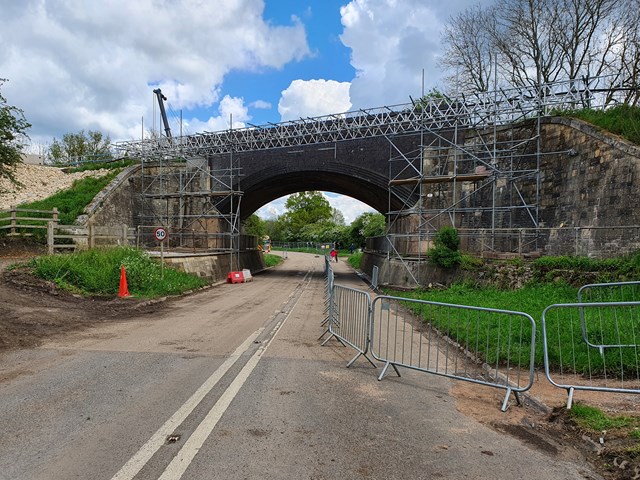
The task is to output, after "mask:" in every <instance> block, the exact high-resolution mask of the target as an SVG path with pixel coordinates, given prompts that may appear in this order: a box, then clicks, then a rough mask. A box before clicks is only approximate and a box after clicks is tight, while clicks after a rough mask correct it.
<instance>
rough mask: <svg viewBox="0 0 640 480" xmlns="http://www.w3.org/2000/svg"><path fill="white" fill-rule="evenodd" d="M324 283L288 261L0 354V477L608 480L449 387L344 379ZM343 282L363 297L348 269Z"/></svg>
mask: <svg viewBox="0 0 640 480" xmlns="http://www.w3.org/2000/svg"><path fill="white" fill-rule="evenodd" d="M322 273H323V259H322V258H321V257H316V256H313V255H309V254H295V253H289V254H288V258H287V259H286V261H285V263H284V264H283V265H282V266H281V267H279V268H277V269H275V270H271V271H269V272H266V273H264V274H261V275H258V276H256V277H255V278H254V281H253V282H251V283H244V284H234V285H231V284H225V285H220V286H217V287H214V288H212V289H208V290H205V291H202V292H200V293H196V294H193V295H190V296H187V297H184V298H182V299H179V300H172V301H168V302H166V304H165V305H164V308H163V309H162V310H161V312H160V313H159V314H157V315H156V316H155V317H154V318H148V317H141V318H135V319H129V320H127V321H126V322H119V323H114V324H109V325H101V326H99V327H96V328H94V329H91V330H88V331H82V332H79V333H76V334H73V335H71V336H68V337H65V338H64V339H62V340H60V339H58V340H56V341H55V342H53V341H50V342H48V343H46V344H45V345H43V346H42V347H40V348H36V349H29V350H19V351H15V352H12V353H8V354H5V355H3V356H2V357H1V360H2V378H4V379H5V380H4V381H3V382H2V383H0V405H2V416H1V418H0V421H1V427H2V428H1V431H2V436H1V437H0V479H2V480H18V479H24V480H39V479H47V480H56V479H60V480H63V479H64V480H68V479H92V480H93V479H95V480H99V479H105V480H109V479H114V480H123V479H136V480H143V479H163V480H169V479H179V478H184V479H190V480H192V479H193V480H199V479H203V480H204V479H336V478H340V479H383V478H384V479H396V478H397V479H422V478H424V479H427V478H505V479H513V478H521V477H525V476H526V477H534V478H549V479H551V478H553V479H581V478H599V477H597V475H595V474H593V473H592V472H590V471H589V470H588V469H587V467H585V466H581V465H579V464H578V463H573V462H572V461H571V460H572V459H568V458H564V457H562V456H558V455H553V456H551V455H548V454H546V453H544V451H543V449H540V448H531V447H530V446H528V445H527V444H526V443H523V442H521V441H520V440H518V439H517V438H514V437H511V436H508V435H504V434H501V433H498V432H496V431H494V430H492V429H490V428H488V427H486V426H484V425H482V424H481V423H479V422H477V421H476V420H474V419H473V418H471V417H468V416H466V415H464V414H462V413H460V412H459V411H458V410H457V408H456V400H455V398H454V397H452V396H451V395H450V390H451V388H452V385H451V382H450V381H449V380H447V379H444V378H441V377H429V376H426V375H420V374H418V373H416V372H410V371H408V372H403V376H402V377H401V378H398V377H392V376H390V377H388V378H387V379H385V380H383V381H381V382H378V381H377V379H376V377H377V371H376V369H374V368H373V367H372V366H371V365H369V364H368V363H367V362H366V361H365V360H362V361H358V362H356V364H355V365H354V366H353V367H352V368H349V369H346V368H345V365H346V363H347V362H348V361H349V360H350V359H351V358H352V357H353V355H354V352H353V351H352V350H350V349H349V348H345V347H343V346H340V345H339V344H338V343H337V342H334V341H331V342H330V343H329V344H328V345H327V346H325V347H321V346H320V342H318V340H317V339H318V336H319V335H320V333H321V332H322V327H321V326H320V323H321V320H322V317H323V313H322V312H323V309H324V303H323V288H324V281H323V275H322ZM336 281H337V282H339V283H343V284H348V285H351V286H358V287H359V288H362V289H366V285H365V284H364V283H362V282H361V281H360V280H359V278H358V277H357V276H356V275H354V274H353V273H351V272H350V269H349V267H348V266H347V265H346V264H344V263H343V262H340V263H339V264H336ZM478 388H481V387H478ZM482 388H486V387H482ZM499 396H501V395H499ZM491 408H495V410H496V411H498V410H499V402H496V404H495V405H492V406H491ZM499 414H500V415H502V414H501V413H499Z"/></svg>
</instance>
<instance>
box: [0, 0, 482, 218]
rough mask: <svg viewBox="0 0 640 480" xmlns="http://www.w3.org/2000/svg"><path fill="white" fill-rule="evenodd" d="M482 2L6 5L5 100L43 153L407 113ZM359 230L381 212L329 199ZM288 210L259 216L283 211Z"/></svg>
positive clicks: (143, 0) (2, 22) (113, 0)
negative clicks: (80, 142)
mask: <svg viewBox="0 0 640 480" xmlns="http://www.w3.org/2000/svg"><path fill="white" fill-rule="evenodd" d="M473 3H475V2H474V1H472V0H448V1H441V0H351V1H349V0H174V1H171V2H169V1H164V0H136V1H135V2H131V1H130V0H109V1H104V2H88V1H86V0H22V1H20V2H16V1H14V0H0V10H1V11H2V12H3V13H2V16H0V47H2V48H0V78H7V79H8V80H9V82H8V83H6V84H5V85H4V86H3V89H2V93H3V95H4V96H5V97H6V98H7V99H8V100H9V102H10V103H11V104H13V105H16V106H18V107H20V108H22V109H23V110H24V112H25V115H26V117H27V119H28V121H29V122H30V123H32V125H33V127H32V129H31V131H30V136H31V139H32V142H33V145H32V150H34V151H38V150H42V149H44V148H46V146H47V145H48V144H50V142H51V141H52V139H53V138H60V137H61V136H62V135H63V134H64V133H68V132H77V131H80V130H99V131H102V132H104V133H106V134H108V135H109V136H110V137H111V139H112V140H128V139H134V138H140V135H141V130H142V122H143V119H144V126H145V130H147V129H149V128H154V129H156V130H157V129H160V120H159V116H158V114H157V111H156V110H157V108H156V106H155V98H154V96H153V94H152V89H153V88H154V87H157V86H159V87H160V88H162V91H163V93H164V94H165V95H166V96H167V98H168V101H167V106H168V110H169V115H170V119H171V121H172V130H173V131H174V132H177V131H179V130H180V124H179V121H178V120H179V118H180V116H182V119H183V122H182V129H183V132H184V133H197V132H202V131H216V130H222V129H225V128H228V125H229V118H230V116H231V117H232V118H233V122H234V126H235V127H241V126H248V125H250V124H254V125H259V124H265V123H267V122H274V123H275V122H279V121H283V120H288V119H294V118H300V117H307V116H317V115H323V114H328V113H339V112H344V111H347V110H351V109H358V108H366V107H376V106H381V105H390V104H397V103H405V102H407V101H408V100H409V96H410V95H411V96H413V97H415V96H419V94H420V92H421V89H422V70H423V69H424V71H425V78H426V80H425V85H424V87H425V88H426V89H427V90H428V89H430V88H433V87H437V86H438V85H440V82H441V78H442V76H443V74H442V72H441V71H440V69H439V68H438V64H437V62H438V57H439V55H440V52H441V49H442V47H441V45H440V31H441V28H442V26H443V23H444V22H445V21H446V20H447V19H448V18H449V17H450V16H451V15H454V14H455V13H457V12H459V11H461V10H462V9H464V8H466V7H468V6H470V5H472V4H473ZM327 198H328V199H329V201H330V203H331V204H332V205H333V206H334V207H336V208H339V209H340V210H341V211H342V212H343V214H344V216H345V218H346V220H347V222H350V221H352V220H353V219H354V218H355V217H356V216H357V215H359V214H360V213H362V212H364V211H371V209H370V208H369V207H367V206H365V205H363V204H360V202H357V201H355V200H353V199H350V198H348V197H344V196H342V195H333V194H327ZM283 204H284V200H282V199H281V200H278V201H275V202H272V203H271V204H269V205H268V206H265V207H263V208H262V209H260V211H259V214H260V215H261V216H263V217H267V216H272V215H277V214H280V213H282V211H283Z"/></svg>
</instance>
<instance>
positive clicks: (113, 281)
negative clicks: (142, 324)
mask: <svg viewBox="0 0 640 480" xmlns="http://www.w3.org/2000/svg"><path fill="white" fill-rule="evenodd" d="M121 265H124V267H125V270H126V276H127V283H128V287H129V292H130V293H131V295H132V296H136V297H152V298H153V297H161V296H164V295H178V294H181V293H183V292H185V291H187V290H192V289H194V288H198V287H202V286H204V285H205V284H206V282H205V281H204V280H202V279H201V278H198V277H195V276H193V275H190V274H187V273H184V272H180V271H178V270H175V269H173V268H170V267H167V266H165V267H164V268H162V266H161V265H160V262H159V261H158V260H155V259H151V258H150V257H149V256H148V255H147V253H146V252H144V251H142V250H138V249H135V248H129V247H114V248H104V249H91V250H86V251H82V252H77V253H73V254H69V255H46V256H42V257H37V258H35V259H33V260H32V261H31V262H30V263H29V266H30V267H32V268H33V273H34V274H35V275H36V276H38V277H41V278H44V279H45V280H49V281H52V282H54V283H55V284H56V285H57V286H58V287H60V288H61V289H63V290H67V291H71V292H76V293H80V294H83V295H108V296H111V295H117V293H118V289H119V286H120V268H121Z"/></svg>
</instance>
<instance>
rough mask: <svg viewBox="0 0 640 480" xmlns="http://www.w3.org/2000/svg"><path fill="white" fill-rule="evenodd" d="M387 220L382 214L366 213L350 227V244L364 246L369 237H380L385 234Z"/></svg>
mask: <svg viewBox="0 0 640 480" xmlns="http://www.w3.org/2000/svg"><path fill="white" fill-rule="evenodd" d="M385 228H386V227H385V218H384V215H382V214H381V213H373V212H365V213H363V214H362V215H360V216H358V218H356V219H355V220H354V221H353V222H352V223H351V225H350V227H349V230H350V232H349V233H350V235H349V236H350V239H349V243H353V244H354V245H356V246H364V244H365V239H366V238H368V237H380V236H382V235H384V232H385Z"/></svg>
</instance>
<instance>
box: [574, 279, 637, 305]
mask: <svg viewBox="0 0 640 480" xmlns="http://www.w3.org/2000/svg"><path fill="white" fill-rule="evenodd" d="M637 301H640V282H614V283H591V284H589V285H583V286H582V287H580V289H579V290H578V302H579V303H597V302H637Z"/></svg>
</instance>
